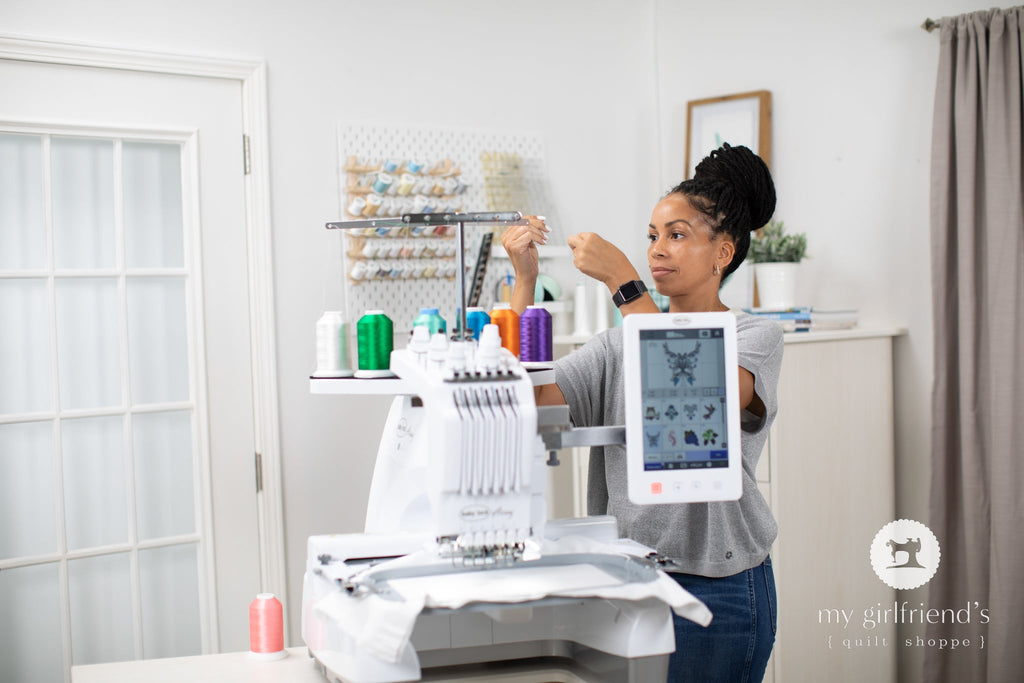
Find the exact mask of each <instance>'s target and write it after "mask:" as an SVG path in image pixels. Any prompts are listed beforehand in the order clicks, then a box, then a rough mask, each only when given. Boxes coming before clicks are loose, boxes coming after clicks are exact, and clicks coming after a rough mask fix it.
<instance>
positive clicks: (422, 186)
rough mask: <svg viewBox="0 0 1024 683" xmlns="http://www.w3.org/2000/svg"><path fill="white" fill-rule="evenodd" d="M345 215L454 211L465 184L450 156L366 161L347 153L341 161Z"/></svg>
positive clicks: (390, 214) (349, 216)
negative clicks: (431, 160)
mask: <svg viewBox="0 0 1024 683" xmlns="http://www.w3.org/2000/svg"><path fill="white" fill-rule="evenodd" d="M344 171H345V177H346V184H345V193H346V194H347V195H348V200H347V202H346V204H345V214H346V215H347V217H348V218H373V217H375V216H381V217H396V216H401V215H403V214H406V213H432V212H436V213H455V212H458V211H461V210H462V206H463V205H462V195H463V194H465V192H466V190H467V189H469V186H468V185H467V184H466V183H465V182H464V181H463V180H462V178H461V175H462V170H461V168H460V167H459V166H458V165H457V164H456V163H455V162H454V161H453V160H451V159H443V160H442V161H439V162H437V163H436V164H433V165H428V164H427V163H426V162H424V161H421V160H414V159H409V160H396V159H388V160H384V161H378V162H373V161H367V160H364V159H360V158H359V157H358V156H356V155H349V157H348V160H347V161H346V163H345V168H344Z"/></svg>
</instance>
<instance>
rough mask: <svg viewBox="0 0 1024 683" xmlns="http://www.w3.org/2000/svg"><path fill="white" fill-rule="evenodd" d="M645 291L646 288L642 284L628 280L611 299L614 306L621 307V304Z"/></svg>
mask: <svg viewBox="0 0 1024 683" xmlns="http://www.w3.org/2000/svg"><path fill="white" fill-rule="evenodd" d="M646 291H647V286H646V285H645V284H644V283H643V282H641V281H639V280H630V281H629V282H626V283H624V284H623V285H622V286H621V287H619V289H618V291H616V292H615V296H614V297H612V299H613V300H614V301H615V305H617V306H621V305H622V304H625V303H629V302H630V301H632V300H633V299H635V298H637V297H638V296H640V295H641V294H643V293H644V292H646Z"/></svg>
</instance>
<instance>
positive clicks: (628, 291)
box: [502, 145, 782, 683]
mask: <svg viewBox="0 0 1024 683" xmlns="http://www.w3.org/2000/svg"><path fill="white" fill-rule="evenodd" d="M774 210H775V187H774V185H773V183H772V178H771V174H770V173H769V171H768V168H767V166H765V164H764V162H763V161H762V160H761V159H760V158H759V157H757V155H755V154H754V153H753V152H751V151H750V150H749V149H747V148H746V147H731V146H729V145H723V146H722V147H721V148H720V149H717V150H715V151H714V152H712V153H711V154H710V155H709V156H708V157H707V158H705V159H704V160H703V161H702V162H701V163H700V164H699V165H698V166H697V169H696V173H695V174H694V177H693V178H692V179H690V180H686V181H683V182H682V183H680V184H679V185H678V186H676V187H675V188H673V189H672V190H671V191H670V192H669V193H668V194H667V195H666V196H665V197H664V198H663V199H662V200H661V201H660V202H658V204H657V206H655V207H654V211H653V213H652V215H651V223H650V225H649V226H648V231H647V232H648V240H649V241H650V245H649V246H648V249H647V260H648V265H649V266H650V271H651V277H652V278H653V279H654V282H655V283H656V286H657V289H658V291H659V292H660V293H661V294H663V295H665V296H667V297H669V302H670V304H669V310H670V311H672V312H683V311H691V312H697V311H726V310H728V307H727V306H725V305H724V304H723V303H722V301H721V299H720V298H719V288H720V287H721V283H722V280H723V279H724V278H725V277H727V276H728V275H729V274H730V273H732V272H733V271H735V270H736V268H737V267H738V266H739V265H740V263H741V262H742V261H743V259H744V258H745V257H746V254H747V249H748V248H749V246H750V233H751V231H753V230H757V229H758V228H760V227H761V226H763V225H764V224H765V223H767V222H768V219H769V218H771V215H772V213H773V212H774ZM547 232H548V228H547V227H546V226H545V225H544V224H543V222H542V221H540V220H538V219H536V218H531V219H530V221H529V225H526V226H519V227H515V228H510V229H509V230H507V231H506V233H505V235H504V236H503V238H502V244H503V245H504V247H505V250H506V251H507V252H508V255H509V258H510V259H511V260H512V264H513V267H514V268H515V273H516V283H515V289H514V290H513V297H512V307H513V308H514V309H515V310H516V311H517V312H519V313H522V312H523V310H524V309H525V308H526V306H527V305H529V304H531V303H533V293H534V287H535V283H536V280H537V273H538V259H537V248H536V245H537V244H544V243H545V242H546V241H547ZM569 246H570V247H571V248H572V252H573V263H574V264H575V266H576V267H577V268H578V269H579V270H580V271H581V272H583V273H585V274H587V275H589V276H590V277H593V278H596V279H597V280H600V281H601V282H603V283H604V284H605V285H606V286H607V287H608V289H609V291H610V292H611V293H612V295H613V300H614V301H615V303H616V305H618V306H619V310H620V311H621V312H622V314H623V315H631V314H633V313H656V312H658V307H657V306H656V305H655V303H654V300H653V299H652V298H651V297H650V295H649V294H646V293H645V289H646V288H645V287H644V286H643V283H642V282H639V276H638V274H637V271H636V269H635V268H634V267H633V265H632V264H631V263H630V262H629V259H628V258H626V256H625V254H623V253H622V252H621V251H620V250H619V249H618V248H616V247H615V246H614V245H612V244H611V243H609V242H607V241H605V240H604V239H602V238H601V237H600V236H598V235H596V234H594V233H581V234H577V235H573V236H572V237H570V238H569ZM736 327H737V350H738V357H739V366H740V367H739V383H740V405H741V408H742V415H741V424H742V428H743V431H742V439H741V442H742V444H741V445H742V451H743V496H742V497H741V498H740V500H738V501H729V502H722V503H703V504H687V505H647V506H638V505H634V504H633V503H631V502H630V501H629V499H628V497H627V494H626V471H625V461H626V454H625V449H624V448H623V447H622V446H607V447H604V448H594V449H592V451H591V456H590V481H589V484H588V493H587V508H588V512H589V514H592V515H602V514H609V515H614V516H615V518H616V519H617V520H618V525H619V532H620V534H621V535H623V536H626V537H629V538H632V539H634V540H636V541H638V542H640V543H643V544H645V545H647V546H650V547H653V548H654V549H655V550H657V551H658V552H659V553H660V554H661V555H663V556H666V557H668V558H670V559H672V560H673V561H674V562H675V563H676V565H678V567H679V568H680V571H679V572H673V573H672V576H673V578H675V579H676V581H678V582H679V583H680V585H682V586H683V588H685V589H686V590H688V591H689V592H690V593H692V594H693V595H695V596H696V597H698V598H700V599H701V600H702V601H703V602H704V603H705V604H706V605H707V606H708V607H709V608H710V610H711V612H712V614H713V615H714V618H713V620H712V623H711V625H710V626H708V627H707V628H706V629H705V628H702V627H700V626H698V625H697V624H694V623H693V622H690V621H688V620H685V619H682V618H680V617H676V616H674V617H673V619H674V622H675V630H676V651H675V653H674V654H673V655H672V657H671V659H670V664H669V681H687V680H693V681H703V682H707V681H723V682H728V683H736V682H737V681H759V680H761V679H762V677H763V676H764V671H765V667H766V665H767V663H768V657H769V655H770V654H771V649H772V645H773V644H774V642H775V626H776V609H775V608H776V604H775V579H774V576H773V574H772V568H771V561H770V559H769V557H768V551H769V548H770V547H771V544H772V542H773V541H774V540H775V536H776V531H777V527H776V524H775V520H774V518H773V517H772V514H771V510H770V509H769V507H768V505H767V503H766V502H765V500H764V498H763V497H762V496H761V493H760V491H759V490H758V488H757V484H756V480H755V477H754V473H755V470H756V467H757V461H758V459H759V457H760V454H761V449H762V448H763V446H764V443H765V440H766V439H767V436H768V430H769V428H770V427H771V424H772V422H773V421H774V419H775V414H776V411H777V405H776V385H777V383H778V375H779V369H780V366H781V364H782V331H781V328H780V327H779V326H778V325H776V324H775V323H773V322H771V321H767V320H763V319H760V318H757V317H755V316H750V315H746V314H739V315H738V316H737V319H736ZM555 381H556V383H555V384H551V385H547V386H544V387H540V388H539V390H538V394H537V402H538V404H541V405H552V404H561V403H566V404H568V405H569V412H570V414H571V416H572V419H573V421H574V423H575V424H576V425H577V426H581V427H582V426H592V425H601V424H624V422H625V416H624V411H623V402H624V398H623V393H624V392H623V381H622V330H621V328H616V329H612V330H608V331H606V332H602V333H600V334H598V335H596V336H595V337H594V338H593V339H591V340H590V341H589V342H588V343H587V344H586V345H585V346H584V347H583V348H581V349H579V350H578V351H576V352H575V353H573V354H571V355H569V356H567V357H565V358H562V359H560V360H559V361H558V362H557V363H556V364H555Z"/></svg>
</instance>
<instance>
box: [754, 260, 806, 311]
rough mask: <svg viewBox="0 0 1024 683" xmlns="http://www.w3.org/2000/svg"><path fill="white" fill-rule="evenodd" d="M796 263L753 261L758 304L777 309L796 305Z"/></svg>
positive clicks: (762, 306) (761, 306)
mask: <svg viewBox="0 0 1024 683" xmlns="http://www.w3.org/2000/svg"><path fill="white" fill-rule="evenodd" d="M798 265H799V264H797V263H755V264H754V273H755V276H756V278H757V295H758V300H759V301H758V306H759V307H760V308H768V309H772V310H778V309H782V308H793V307H794V306H796V270H797V266H798Z"/></svg>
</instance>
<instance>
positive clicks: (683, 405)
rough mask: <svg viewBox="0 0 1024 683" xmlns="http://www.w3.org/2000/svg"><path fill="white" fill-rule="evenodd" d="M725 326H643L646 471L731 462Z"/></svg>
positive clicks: (642, 373) (641, 350)
mask: <svg viewBox="0 0 1024 683" xmlns="http://www.w3.org/2000/svg"><path fill="white" fill-rule="evenodd" d="M724 356H725V338H724V333H723V330H722V329H721V328H691V329H675V330H673V329H649V330H640V375H641V377H640V382H641V385H640V392H641V394H640V395H641V399H642V406H641V409H642V416H643V418H642V419H643V435H644V439H643V466H644V470H646V471H652V470H686V469H705V470H707V469H713V468H722V467H728V466H729V443H728V431H729V430H728V429H727V421H726V416H727V415H728V411H727V404H726V376H725V368H726V365H725V362H724Z"/></svg>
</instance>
